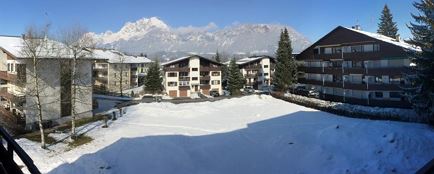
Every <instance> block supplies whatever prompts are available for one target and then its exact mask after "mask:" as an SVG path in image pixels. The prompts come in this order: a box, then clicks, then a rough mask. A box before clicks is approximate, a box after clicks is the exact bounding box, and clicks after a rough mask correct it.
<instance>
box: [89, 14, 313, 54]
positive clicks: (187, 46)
mask: <svg viewBox="0 0 434 174" xmlns="http://www.w3.org/2000/svg"><path fill="white" fill-rule="evenodd" d="M285 27H286V28H288V32H289V34H290V37H291V40H292V43H293V49H294V52H300V51H301V50H302V49H304V48H306V47H307V46H308V45H309V44H310V42H309V41H308V40H307V39H306V38H305V37H304V36H303V35H301V34H300V33H298V32H297V31H296V30H294V29H293V28H291V27H289V26H284V25H280V24H235V25H231V26H227V27H224V28H218V27H217V25H216V24H214V23H209V24H208V25H206V26H202V27H194V26H187V27H178V28H173V27H170V26H169V25H167V24H166V23H164V22H163V21H161V20H160V19H158V18H157V17H151V18H143V19H140V20H138V21H136V22H127V23H126V24H125V25H124V26H123V27H122V28H121V29H120V30H119V31H117V32H112V31H107V32H104V33H100V34H96V33H91V35H93V36H94V38H95V40H96V42H97V44H98V45H99V46H101V47H105V48H116V49H119V50H121V51H125V52H128V53H132V54H139V53H146V54H148V55H155V54H158V55H164V54H165V53H171V54H174V53H176V54H179V53H186V54H188V52H197V53H210V52H215V51H216V50H219V51H221V52H226V53H228V54H234V53H240V52H243V53H246V54H267V55H273V54H274V52H275V50H276V49H277V42H278V39H279V34H280V31H281V30H282V29H283V28H285Z"/></svg>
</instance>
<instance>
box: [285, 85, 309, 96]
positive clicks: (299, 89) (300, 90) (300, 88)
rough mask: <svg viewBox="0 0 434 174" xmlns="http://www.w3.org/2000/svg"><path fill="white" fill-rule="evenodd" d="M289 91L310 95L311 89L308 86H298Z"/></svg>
mask: <svg viewBox="0 0 434 174" xmlns="http://www.w3.org/2000/svg"><path fill="white" fill-rule="evenodd" d="M289 92H291V93H293V94H297V95H304V96H308V95H309V90H307V89H306V86H296V87H295V88H294V89H289Z"/></svg>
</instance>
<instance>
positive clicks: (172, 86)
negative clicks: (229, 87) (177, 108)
mask: <svg viewBox="0 0 434 174" xmlns="http://www.w3.org/2000/svg"><path fill="white" fill-rule="evenodd" d="M162 65H163V69H164V80H163V84H164V88H165V92H166V93H167V94H168V95H169V96H171V97H190V96H191V95H192V94H194V93H201V94H204V95H209V93H210V91H217V92H218V93H219V94H222V86H221V64H220V63H217V62H214V61H211V60H208V59H206V58H203V57H200V56H188V57H182V58H178V59H175V60H173V61H170V62H166V63H163V64H162Z"/></svg>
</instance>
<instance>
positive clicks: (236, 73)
mask: <svg viewBox="0 0 434 174" xmlns="http://www.w3.org/2000/svg"><path fill="white" fill-rule="evenodd" d="M227 80H228V84H227V86H228V89H229V92H230V93H231V95H239V94H240V89H241V88H243V85H244V82H245V80H244V78H243V74H241V71H240V68H239V67H238V65H237V64H236V62H235V59H232V60H231V61H230V63H229V67H228V77H227Z"/></svg>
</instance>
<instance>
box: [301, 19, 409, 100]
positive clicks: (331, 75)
mask: <svg viewBox="0 0 434 174" xmlns="http://www.w3.org/2000/svg"><path fill="white" fill-rule="evenodd" d="M406 50H413V51H417V49H416V48H415V47H413V46H412V45H409V44H407V43H405V42H404V41H401V40H396V39H394V38H389V37H386V36H383V35H380V34H377V33H370V32H366V31H361V30H360V28H359V27H355V28H345V27H342V26H339V27H337V28H335V29H334V30H332V31H331V32H330V33H328V34H327V35H325V36H324V37H322V38H321V39H319V40H318V41H317V42H315V43H314V44H312V45H311V46H310V47H308V48H307V49H305V50H304V51H302V52H301V53H300V54H299V55H298V56H297V60H298V61H299V62H302V64H301V65H299V72H300V74H299V79H298V82H299V83H301V84H305V85H306V87H307V88H308V89H313V90H316V91H318V92H319V93H320V98H322V99H325V100H331V101H339V102H348V103H353V104H361V105H371V106H382V107H410V105H409V103H408V102H407V101H406V100H405V99H404V98H403V96H402V93H403V91H402V90H401V88H400V86H401V85H402V84H404V83H405V81H404V78H403V72H404V71H405V70H406V69H407V68H408V67H409V66H410V60H409V57H408V56H407V53H406Z"/></svg>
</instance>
